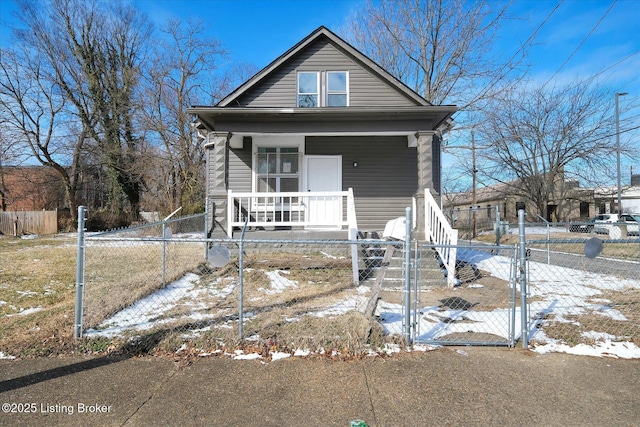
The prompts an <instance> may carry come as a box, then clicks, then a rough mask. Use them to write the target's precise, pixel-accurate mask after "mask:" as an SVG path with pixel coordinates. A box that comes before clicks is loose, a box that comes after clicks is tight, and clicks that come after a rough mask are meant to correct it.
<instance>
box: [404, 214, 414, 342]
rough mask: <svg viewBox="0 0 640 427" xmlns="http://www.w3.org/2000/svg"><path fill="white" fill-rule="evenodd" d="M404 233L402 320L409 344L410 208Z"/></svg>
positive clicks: (405, 336) (411, 226)
mask: <svg viewBox="0 0 640 427" xmlns="http://www.w3.org/2000/svg"><path fill="white" fill-rule="evenodd" d="M405 215H406V220H405V223H406V227H407V228H406V233H405V238H404V286H405V295H404V306H405V318H404V323H405V327H404V338H405V340H406V342H407V344H411V230H412V228H413V225H412V224H411V219H412V213H411V208H406V214H405Z"/></svg>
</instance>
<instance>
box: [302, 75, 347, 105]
mask: <svg viewBox="0 0 640 427" xmlns="http://www.w3.org/2000/svg"><path fill="white" fill-rule="evenodd" d="M348 105H349V74H348V72H347V71H322V72H320V71H300V72H298V107H303V108H313V107H346V106H348Z"/></svg>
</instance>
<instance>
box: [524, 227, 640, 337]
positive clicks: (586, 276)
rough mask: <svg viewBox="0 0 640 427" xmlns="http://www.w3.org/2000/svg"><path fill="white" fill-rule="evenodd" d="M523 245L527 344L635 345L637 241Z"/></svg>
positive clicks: (639, 324) (639, 278) (639, 323)
mask: <svg viewBox="0 0 640 427" xmlns="http://www.w3.org/2000/svg"><path fill="white" fill-rule="evenodd" d="M554 236H555V238H552V239H548V240H547V239H540V240H527V248H528V255H529V256H528V260H527V271H528V281H527V284H528V295H527V300H528V302H529V304H530V313H531V320H532V321H533V324H532V327H531V332H530V334H529V338H530V340H531V341H532V342H533V343H534V344H535V343H542V344H544V343H549V342H551V343H562V344H567V345H570V346H574V345H577V344H591V345H593V344H597V343H598V342H601V341H632V342H634V343H635V344H636V345H638V344H640V264H639V262H638V260H640V240H639V239H618V240H615V239H606V238H603V237H602V236H593V237H584V238H574V239H566V238H565V239H561V238H557V237H558V236H557V235H554Z"/></svg>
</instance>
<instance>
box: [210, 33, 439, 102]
mask: <svg viewBox="0 0 640 427" xmlns="http://www.w3.org/2000/svg"><path fill="white" fill-rule="evenodd" d="M320 38H325V39H326V40H327V41H328V42H329V43H331V44H333V45H334V46H336V47H337V48H339V49H340V50H342V51H344V52H347V54H348V55H350V56H351V57H352V58H353V59H355V60H356V61H358V62H360V63H361V64H362V65H363V66H364V67H366V68H367V69H368V70H369V71H370V72H371V73H372V74H374V75H376V76H377V77H378V78H380V79H381V80H382V81H384V82H386V83H388V84H389V86H390V87H391V88H393V89H395V90H396V91H398V93H400V94H401V95H403V96H404V97H406V98H409V99H410V100H412V101H413V102H415V103H416V104H417V105H420V106H431V105H432V104H431V103H429V102H428V101H427V100H426V99H424V98H423V97H422V96H420V95H419V94H418V93H417V92H415V91H414V90H412V89H411V88H409V87H408V86H407V85H405V84H404V83H402V82H401V81H400V80H398V79H397V78H395V77H394V76H393V75H391V74H390V73H389V72H387V71H386V70H384V69H383V68H382V67H380V66H379V65H378V64H376V63H375V62H374V61H372V60H371V59H370V58H369V57H367V56H366V55H364V54H363V53H362V52H360V51H359V50H357V49H356V48H354V47H353V46H351V45H350V44H349V43H347V42H346V41H345V40H343V39H342V38H340V37H338V36H337V35H336V34H335V33H333V32H332V31H330V30H329V29H328V28H326V27H324V26H320V27H319V28H317V29H316V30H315V31H313V32H312V33H311V34H309V35H308V36H307V37H305V38H304V39H302V40H301V41H300V42H299V43H297V44H296V45H295V46H293V47H292V48H291V49H289V50H288V51H286V52H285V53H283V54H282V55H280V56H279V57H278V58H277V59H275V60H274V61H273V62H271V63H270V64H269V65H267V66H266V67H265V68H263V69H262V70H260V71H259V72H258V73H256V74H255V75H254V76H253V77H251V78H250V79H249V80H247V81H246V82H245V83H243V84H242V85H240V86H239V87H238V88H236V89H235V90H234V91H233V92H231V93H230V94H229V95H227V96H226V97H224V98H223V99H222V100H221V101H220V102H218V103H217V104H216V106H217V107H226V106H228V105H231V104H232V103H233V102H234V101H235V100H236V99H237V98H238V97H240V96H241V95H242V94H244V93H245V92H247V91H248V90H250V89H251V88H253V87H255V86H256V85H257V84H258V83H259V82H260V81H262V80H263V79H264V78H265V77H266V76H268V75H269V74H271V73H272V72H274V71H275V70H277V69H278V68H279V67H281V66H282V65H283V64H285V63H286V62H287V61H288V60H289V59H291V58H292V57H294V56H296V55H297V54H298V53H299V52H301V51H303V50H304V49H305V48H307V47H308V46H309V45H310V44H312V43H313V42H314V41H316V40H318V39H320Z"/></svg>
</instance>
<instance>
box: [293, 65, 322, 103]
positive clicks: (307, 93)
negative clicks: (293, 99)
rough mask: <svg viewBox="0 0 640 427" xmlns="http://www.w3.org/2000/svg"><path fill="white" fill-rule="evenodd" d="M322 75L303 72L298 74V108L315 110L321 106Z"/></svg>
mask: <svg viewBox="0 0 640 427" xmlns="http://www.w3.org/2000/svg"><path fill="white" fill-rule="evenodd" d="M319 77H320V73H319V72H317V71H301V72H299V73H298V107H303V108H313V107H318V106H319V100H320V78H319Z"/></svg>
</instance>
